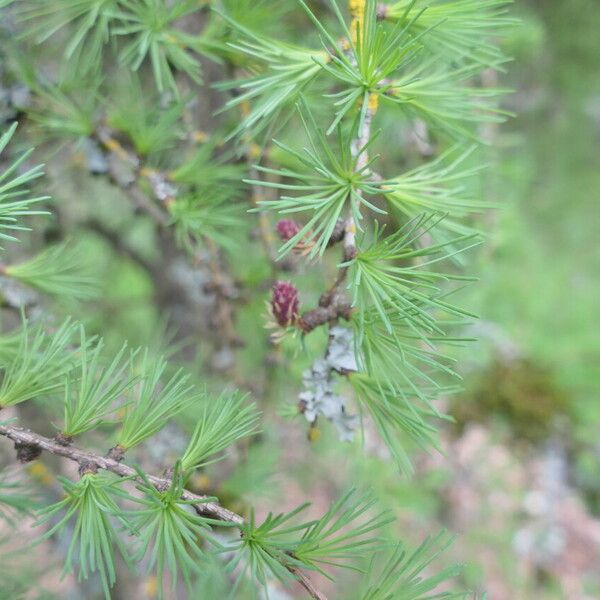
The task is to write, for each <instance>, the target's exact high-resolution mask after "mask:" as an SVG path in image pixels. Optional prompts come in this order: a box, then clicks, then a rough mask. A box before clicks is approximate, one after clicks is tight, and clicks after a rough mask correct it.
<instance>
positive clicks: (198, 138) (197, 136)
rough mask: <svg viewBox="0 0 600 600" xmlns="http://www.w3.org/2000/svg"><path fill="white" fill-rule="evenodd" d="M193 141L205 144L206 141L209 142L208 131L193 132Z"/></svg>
mask: <svg viewBox="0 0 600 600" xmlns="http://www.w3.org/2000/svg"><path fill="white" fill-rule="evenodd" d="M192 141H194V142H196V143H197V144H204V143H205V142H208V133H206V131H194V133H192Z"/></svg>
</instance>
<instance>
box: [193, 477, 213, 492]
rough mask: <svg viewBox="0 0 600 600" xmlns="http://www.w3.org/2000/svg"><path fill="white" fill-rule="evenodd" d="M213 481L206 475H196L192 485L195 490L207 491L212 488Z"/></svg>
mask: <svg viewBox="0 0 600 600" xmlns="http://www.w3.org/2000/svg"><path fill="white" fill-rule="evenodd" d="M210 484H211V480H210V477H209V476H208V475H207V474H206V473H194V475H192V477H191V481H190V485H191V487H192V488H193V489H195V490H207V489H209V488H210Z"/></svg>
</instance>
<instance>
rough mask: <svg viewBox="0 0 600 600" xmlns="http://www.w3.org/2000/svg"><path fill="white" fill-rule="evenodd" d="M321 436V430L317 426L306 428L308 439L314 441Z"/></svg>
mask: <svg viewBox="0 0 600 600" xmlns="http://www.w3.org/2000/svg"><path fill="white" fill-rule="evenodd" d="M320 438H321V430H320V429H319V428H318V427H312V426H311V428H310V429H309V430H308V441H309V442H316V441H317V440H319V439H320Z"/></svg>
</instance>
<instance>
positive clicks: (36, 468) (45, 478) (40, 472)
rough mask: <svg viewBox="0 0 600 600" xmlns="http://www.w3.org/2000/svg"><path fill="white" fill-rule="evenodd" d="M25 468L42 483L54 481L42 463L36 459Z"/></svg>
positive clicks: (46, 483)
mask: <svg viewBox="0 0 600 600" xmlns="http://www.w3.org/2000/svg"><path fill="white" fill-rule="evenodd" d="M27 470H28V471H29V474H30V475H31V476H32V477H33V478H34V479H36V480H37V481H38V482H39V483H41V484H42V485H52V483H54V476H53V475H52V473H51V472H50V471H49V470H48V468H47V467H46V465H45V464H44V463H41V462H39V461H37V460H36V461H35V462H33V463H31V464H30V465H29V467H28V469H27Z"/></svg>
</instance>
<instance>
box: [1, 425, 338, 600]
mask: <svg viewBox="0 0 600 600" xmlns="http://www.w3.org/2000/svg"><path fill="white" fill-rule="evenodd" d="M0 435H2V436H4V437H6V438H8V439H10V440H12V441H13V442H14V443H15V447H16V449H17V451H18V452H19V453H20V456H21V458H22V459H23V460H25V458H26V457H27V456H36V455H37V454H38V453H39V451H45V452H49V453H50V454H54V455H56V456H62V457H63V458H66V459H68V460H71V461H73V462H76V463H77V464H79V466H80V468H81V469H83V470H88V471H91V472H95V471H97V470H99V469H102V470H105V471H110V472H111V473H114V474H115V475H118V476H119V477H127V478H131V479H132V480H134V481H139V482H141V483H143V480H142V479H141V478H140V477H139V475H138V474H137V472H136V471H135V469H133V468H132V467H129V466H128V465H126V464H123V463H122V462H118V461H116V460H113V459H112V458H108V457H106V456H100V455H99V454H95V453H93V452H89V451H87V450H81V449H79V448H76V447H74V446H63V445H61V444H59V443H58V442H57V441H56V440H53V439H51V438H47V437H45V436H43V435H39V434H37V433H34V432H33V431H30V430H28V429H23V428H22V427H17V426H14V425H6V424H2V425H0ZM23 448H29V449H30V453H29V454H28V455H24V454H23ZM147 478H148V481H150V482H151V483H152V485H154V486H155V487H156V488H157V489H161V490H164V489H167V488H168V487H170V485H171V480H170V479H166V478H163V477H156V476H154V475H147ZM181 499H182V500H186V501H188V502H191V503H192V505H193V507H194V510H195V511H196V512H197V513H198V514H200V515H202V516H208V517H211V518H213V519H216V520H218V521H223V522H225V523H231V524H233V525H235V526H236V527H238V529H239V528H241V527H242V526H243V525H244V522H245V521H244V517H242V516H241V515H238V514H237V513H235V512H233V511H231V510H228V509H227V508H224V507H223V506H221V505H220V504H217V503H216V502H212V501H211V500H209V499H208V497H207V496H202V495H199V494H194V493H193V492H190V491H188V490H184V491H183V494H182V495H181ZM284 566H285V567H286V568H287V569H288V571H290V573H292V575H294V576H295V577H296V579H297V580H298V583H300V585H302V587H304V589H305V590H306V591H307V592H308V593H309V594H310V597H311V598H314V599H315V600H327V598H326V596H325V595H324V594H323V593H321V592H320V591H319V590H318V589H317V588H316V587H315V586H314V585H313V583H312V581H311V580H310V578H309V577H308V576H307V575H306V574H305V573H303V572H302V571H300V570H299V569H297V568H296V567H293V566H291V565H287V564H285V565H284Z"/></svg>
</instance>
